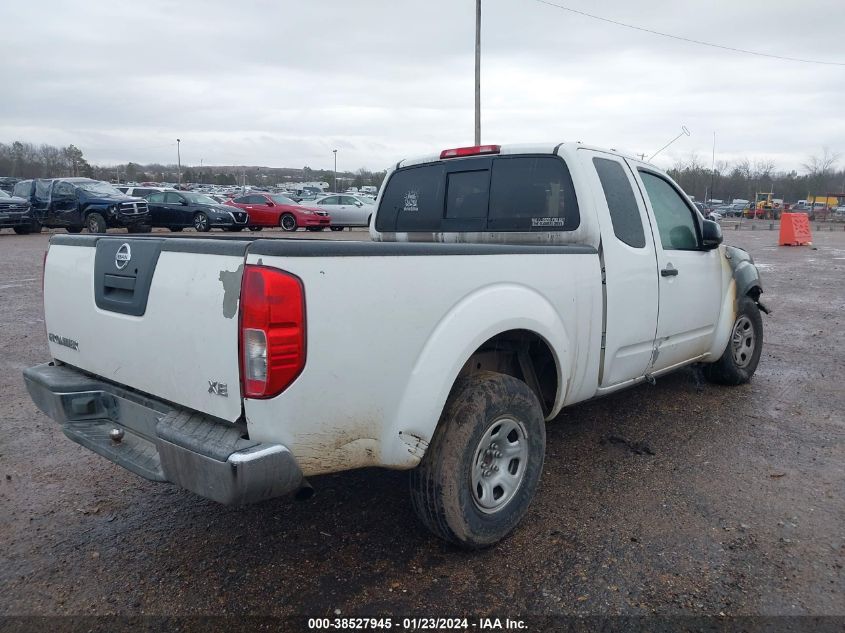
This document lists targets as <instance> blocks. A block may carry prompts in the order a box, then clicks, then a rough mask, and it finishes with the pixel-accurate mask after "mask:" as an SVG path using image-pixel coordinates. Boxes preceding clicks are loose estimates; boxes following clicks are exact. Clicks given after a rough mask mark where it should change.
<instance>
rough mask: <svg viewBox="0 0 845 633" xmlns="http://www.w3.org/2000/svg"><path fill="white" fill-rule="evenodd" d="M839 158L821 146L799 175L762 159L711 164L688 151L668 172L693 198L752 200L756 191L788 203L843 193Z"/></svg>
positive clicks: (843, 174) (844, 184) (844, 176)
mask: <svg viewBox="0 0 845 633" xmlns="http://www.w3.org/2000/svg"><path fill="white" fill-rule="evenodd" d="M840 157H841V156H840V154H839V153H837V152H833V151H831V150H830V148H827V147H825V148H822V151H821V153H820V154H817V155H813V156H810V157H808V158H807V159H806V160H805V161H804V162H802V164H801V167H802V172H803V173H800V174H799V173H798V172H797V171H795V170H792V171H779V170H778V169H777V167H776V165H775V163H774V162H773V161H771V160H769V159H765V158H763V159H756V160H749V159H748V158H741V159H739V160H737V161H735V162H733V163H728V162H727V161H716V163H715V165H712V167H711V166H706V165H705V164H704V163H703V161H702V160H701V158H700V157H699V156H698V154H696V153H692V154H690V155H689V156H688V157H687V158H685V159H680V160H677V161H675V164H674V165H673V166H672V168H671V169H669V170H668V173H669V175H670V176H671V177H672V179H673V180H675V182H677V183H678V184H679V185H680V186H681V187H682V188H683V190H684V191H685V192H686V193H687V194H688V195H691V196H694V197H695V199H696V200H709V199H711V198H715V199H717V200H724V201H725V202H729V201H731V200H733V199H735V198H741V199H744V200H754V197H755V194H756V193H758V192H761V193H762V192H766V193H769V192H771V193H774V197H775V198H781V199H782V200H784V201H785V202H790V203H791V202H796V201H797V200H805V199H807V198H808V197H809V196H824V195H825V194H827V193H845V169H839V170H838V169H837V166H838V164H839V159H840Z"/></svg>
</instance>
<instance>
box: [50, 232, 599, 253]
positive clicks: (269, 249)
mask: <svg viewBox="0 0 845 633" xmlns="http://www.w3.org/2000/svg"><path fill="white" fill-rule="evenodd" d="M103 237H108V238H117V239H120V236H118V235H112V234H109V235H54V236H53V237H52V238H51V239H50V243H51V244H53V245H61V246H89V247H94V246H96V245H97V242H98V241H99V240H100V238H103ZM126 239H131V240H133V241H134V240H162V241H163V242H164V244H163V245H162V247H161V250H162V251H164V252H170V253H200V254H206V255H233V256H238V257H243V256H244V254H245V253H246V252H247V251H248V252H249V254H250V255H268V256H280V257H398V256H405V257H421V256H426V255H562V254H570V255H595V254H597V253H598V251H597V250H596V249H595V248H593V247H592V246H587V245H582V244H560V245H550V244H475V243H444V242H363V241H362V242H352V241H349V242H347V241H337V240H312V239H299V238H294V237H289V238H276V239H267V238H260V237H248V238H244V237H240V236H238V237H235V236H229V235H221V236H219V237H212V238H197V237H194V236H190V235H161V234H157V235H155V236H146V235H145V236H140V235H127V236H126Z"/></svg>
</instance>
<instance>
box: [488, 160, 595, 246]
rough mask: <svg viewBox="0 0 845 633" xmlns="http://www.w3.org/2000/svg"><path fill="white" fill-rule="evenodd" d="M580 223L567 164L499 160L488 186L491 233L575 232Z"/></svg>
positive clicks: (494, 165) (495, 161) (560, 162)
mask: <svg viewBox="0 0 845 633" xmlns="http://www.w3.org/2000/svg"><path fill="white" fill-rule="evenodd" d="M579 224H581V217H580V215H579V213H578V201H577V199H576V198H575V189H574V187H573V186H572V178H571V177H570V175H569V169H567V167H566V163H564V162H563V160H561V159H560V158H557V157H554V156H515V157H513V158H511V157H501V158H497V159H496V160H494V161H493V175H492V178H491V183H490V213H489V215H488V218H487V228H488V229H489V230H491V231H574V230H575V229H577V228H578V225H579Z"/></svg>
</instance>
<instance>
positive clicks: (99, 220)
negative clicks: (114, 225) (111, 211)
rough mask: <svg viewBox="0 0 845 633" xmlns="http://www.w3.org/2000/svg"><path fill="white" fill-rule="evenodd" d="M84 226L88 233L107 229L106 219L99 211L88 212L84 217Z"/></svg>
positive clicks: (101, 231) (102, 231)
mask: <svg viewBox="0 0 845 633" xmlns="http://www.w3.org/2000/svg"><path fill="white" fill-rule="evenodd" d="M85 228H86V229H88V232H89V233H105V232H106V231H107V230H108V228H109V227H108V224H106V219H105V218H104V217H103V216H102V215H100V214H99V213H96V212H94V213H89V214H88V216H87V217H86V218H85Z"/></svg>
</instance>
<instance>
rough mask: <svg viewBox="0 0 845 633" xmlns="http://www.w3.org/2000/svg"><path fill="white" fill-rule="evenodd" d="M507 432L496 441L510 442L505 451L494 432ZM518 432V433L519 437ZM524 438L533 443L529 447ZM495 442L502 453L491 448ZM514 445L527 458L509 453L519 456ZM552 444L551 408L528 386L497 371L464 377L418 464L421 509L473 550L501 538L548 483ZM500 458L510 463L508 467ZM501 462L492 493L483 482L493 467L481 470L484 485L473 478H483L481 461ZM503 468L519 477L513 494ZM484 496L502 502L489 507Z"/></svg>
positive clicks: (415, 497) (414, 479)
mask: <svg viewBox="0 0 845 633" xmlns="http://www.w3.org/2000/svg"><path fill="white" fill-rule="evenodd" d="M497 425H498V429H499V430H497ZM508 429H512V430H511V431H510V432H508ZM520 429H521V430H520ZM500 432H502V433H506V435H507V436H506V438H502V439H501V440H499V439H497V440H496V441H497V442H498V441H503V442H505V445H504V446H508V447H509V451H505V452H504V454H503V453H501V452H499V450H498V449H500V448H504V446H498V445H497V444H493V443H490V444H488V443H487V440H488V439H490V438H491V437H492V438H493V439H496V438H498V437H499V436H498V433H500ZM514 433H516V435H515V438H516V440H513V439H512V436H513V435H514ZM520 433H523V434H524V435H520ZM512 441H514V442H515V443H512ZM520 442H524V443H525V445H526V446H524V448H523V447H521V445H520ZM493 447H495V452H493V454H492V455H491V454H490V453H491V451H493ZM513 447H520V450H522V451H524V452H522V453H520V457H519V458H517V457H513V456H511V457H509V456H508V454H507V453H508V452H511V455H513V450H514V448H513ZM545 451H546V423H545V421H544V419H543V410H542V407H541V406H540V402H539V401H538V400H537V397H536V396H535V395H534V392H532V391H531V389H529V388H528V385H526V384H525V383H524V382H522V381H521V380H518V379H516V378H514V377H512V376H507V375H505V374H498V373H495V372H478V373H475V374H471V375H469V376H466V377H464V378H460V379H459V380H458V381H457V382H456V383H455V386H454V387H453V388H452V392H451V394H450V395H449V399H448V400H447V401H446V406H445V407H444V408H443V414H442V415H441V416H440V421H439V422H438V425H437V429H436V430H435V432H434V437H432V439H431V443H430V444H429V446H428V450H426V453H425V456H424V457H423V460H422V462H420V465H419V466H417V468H415V469H414V470H413V471H411V476H410V488H411V502H412V505H413V507H414V511H415V512H416V513H417V516H418V517H419V519H420V521H422V523H423V524H424V525H425V526H426V527H427V528H428V529H429V530H431V532H433V533H434V534H435V535H437V536H439V537H440V538H442V539H444V540H446V541H449V542H451V543H455V544H457V545H460V546H461V547H464V548H467V549H479V548H483V547H488V546H490V545H493V544H494V543H496V542H497V541H499V540H501V539H502V538H504V537H505V536H506V535H507V534H508V533H509V532H510V531H511V530H513V529H514V528H515V527H516V525H517V524H518V523H519V522H520V520H521V519H522V517H523V516H524V515H525V513H526V511H527V510H528V506H529V504H530V503H531V500H532V499H533V497H534V493H535V492H536V491H537V486H538V484H539V483H540V475H541V474H542V472H543V459H544V456H545ZM488 460H489V461H488ZM514 463H516V466H515V468H514ZM500 465H501V466H504V470H500V468H499V466H500ZM494 466H495V469H496V473H495V474H492V478H491V479H488V480H487V484H486V485H487V487H488V488H490V486H491V485H492V486H493V487H492V488H490V490H489V493H490V494H489V495H488V491H483V490H482V484H483V483H484V478H486V477H489V476H490V474H491V471H489V470H488V471H484V470H482V471H481V472H482V473H484V472H486V473H487V474H483V475H481V477H482V478H481V479H478V483H477V484H474V483H473V477H474V475H475V476H476V477H478V473H479V468H480V469H484V468H488V467H489V468H493V467H494ZM520 468H521V469H522V470H520ZM505 471H508V473H505ZM499 473H500V474H501V476H502V477H504V478H506V479H509V478H511V477H516V476H518V477H519V480H518V481H517V482H516V484H515V485H514V487H513V491H512V492H510V493H506V492H505V491H504V488H502V487H501V486H499V485H497V484H496V482H497V478H499V477H500V474H499ZM509 480H510V481H514V480H513V479H509ZM496 489H499V490H501V491H502V492H500V497H499V498H498V499H501V497H502V496H504V495H506V494H507V499H505V500H502V501H499V500H497V498H496V496H495V491H496ZM479 491H481V494H479ZM483 499H487V500H488V502H489V503H492V504H496V503H501V504H502V505H500V506H497V507H492V508H488V509H487V510H484V509H482V507H481V504H482V503H483Z"/></svg>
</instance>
